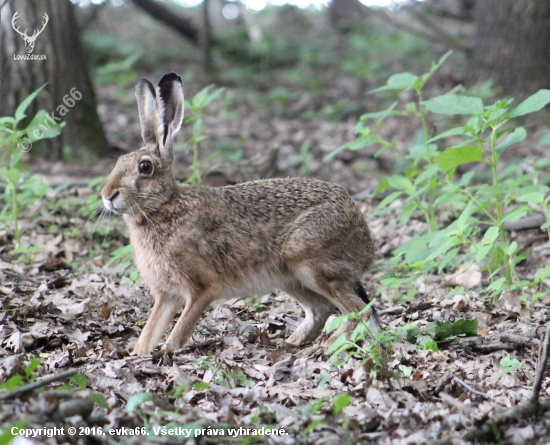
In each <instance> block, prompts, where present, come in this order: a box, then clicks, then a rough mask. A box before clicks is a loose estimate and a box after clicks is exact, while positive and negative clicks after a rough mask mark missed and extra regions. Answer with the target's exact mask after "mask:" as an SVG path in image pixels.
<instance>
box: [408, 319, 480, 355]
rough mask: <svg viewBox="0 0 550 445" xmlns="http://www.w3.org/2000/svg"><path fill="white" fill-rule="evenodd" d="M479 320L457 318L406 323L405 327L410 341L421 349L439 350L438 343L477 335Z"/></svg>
mask: <svg viewBox="0 0 550 445" xmlns="http://www.w3.org/2000/svg"><path fill="white" fill-rule="evenodd" d="M477 326H478V322H477V320H464V319H461V320H457V321H455V322H454V323H452V322H450V321H446V322H440V321H437V322H435V323H427V324H426V325H425V326H422V327H418V326H415V325H406V326H405V327H404V328H403V329H404V332H405V338H406V340H407V341H408V342H409V343H413V344H416V345H417V346H418V347H420V348H421V349H430V350H432V351H439V348H438V347H437V344H438V343H442V342H448V341H451V340H454V339H455V338H457V337H468V336H476V335H477Z"/></svg>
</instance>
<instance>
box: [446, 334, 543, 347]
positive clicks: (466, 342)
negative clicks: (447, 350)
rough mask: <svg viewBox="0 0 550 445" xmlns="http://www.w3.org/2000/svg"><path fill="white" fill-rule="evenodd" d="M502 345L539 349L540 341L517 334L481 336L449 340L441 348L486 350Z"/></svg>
mask: <svg viewBox="0 0 550 445" xmlns="http://www.w3.org/2000/svg"><path fill="white" fill-rule="evenodd" d="M499 343H500V344H502V343H512V344H514V345H517V346H518V347H524V348H530V347H533V346H536V347H537V348H539V347H540V344H541V343H540V340H539V339H538V338H530V337H523V336H521V335H517V334H506V333H504V334H492V335H483V336H479V337H459V338H455V339H454V340H451V341H449V342H447V343H443V344H442V346H443V347H449V346H461V347H471V348H474V349H475V348H476V347H481V348H480V349H483V347H485V348H487V347H489V346H490V345H495V344H499Z"/></svg>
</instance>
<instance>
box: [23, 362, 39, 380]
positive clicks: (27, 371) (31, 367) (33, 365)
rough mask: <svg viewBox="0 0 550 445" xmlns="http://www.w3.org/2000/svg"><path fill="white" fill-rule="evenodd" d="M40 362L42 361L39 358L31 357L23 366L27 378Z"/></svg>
mask: <svg viewBox="0 0 550 445" xmlns="http://www.w3.org/2000/svg"><path fill="white" fill-rule="evenodd" d="M40 363H42V360H40V359H39V358H33V359H32V360H31V361H30V362H29V364H28V365H27V366H26V367H25V375H26V376H27V379H28V378H29V377H30V376H31V374H32V373H33V372H34V371H36V368H38V367H39V366H40Z"/></svg>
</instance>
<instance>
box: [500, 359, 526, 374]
mask: <svg viewBox="0 0 550 445" xmlns="http://www.w3.org/2000/svg"><path fill="white" fill-rule="evenodd" d="M499 364H500V366H502V367H503V368H504V370H503V371H502V372H501V373H500V374H499V375H498V378H501V377H502V376H503V375H506V374H510V373H512V372H515V371H517V370H518V369H521V368H524V365H523V363H521V362H520V361H519V360H518V359H517V358H514V359H513V358H512V357H511V356H510V354H508V355H507V356H506V357H503V358H502V359H501V360H500V362H499Z"/></svg>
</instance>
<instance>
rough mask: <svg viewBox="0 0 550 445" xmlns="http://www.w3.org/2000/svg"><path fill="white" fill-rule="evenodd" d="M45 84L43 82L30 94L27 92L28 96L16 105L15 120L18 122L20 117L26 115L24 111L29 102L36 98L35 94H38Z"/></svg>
mask: <svg viewBox="0 0 550 445" xmlns="http://www.w3.org/2000/svg"><path fill="white" fill-rule="evenodd" d="M46 85H47V83H45V84H44V85H42V86H41V87H40V88H38V89H37V90H35V91H33V92H32V93H31V94H29V96H28V97H27V98H26V99H25V100H24V101H23V102H21V103H20V104H19V106H18V107H17V109H16V110H15V120H16V121H17V122H19V121H20V120H21V119H23V118H25V117H27V115H26V114H25V111H26V110H27V108H28V107H29V105H30V104H31V102H32V101H33V100H34V99H35V98H36V96H38V94H39V93H40V91H42V89H43V88H44V87H45V86H46Z"/></svg>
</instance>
